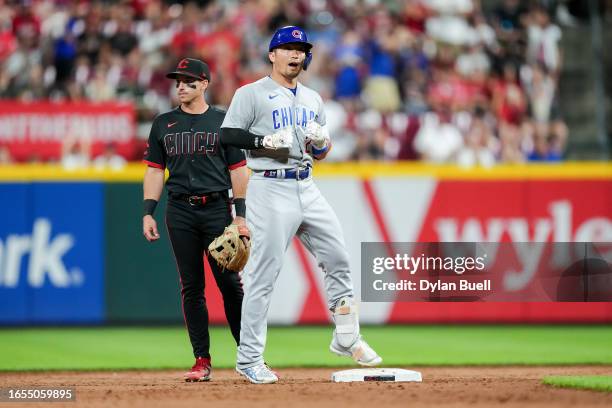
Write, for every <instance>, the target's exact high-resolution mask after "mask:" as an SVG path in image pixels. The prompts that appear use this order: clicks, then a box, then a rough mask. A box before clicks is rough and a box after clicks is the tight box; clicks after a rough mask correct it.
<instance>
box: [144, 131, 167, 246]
mask: <svg viewBox="0 0 612 408" xmlns="http://www.w3.org/2000/svg"><path fill="white" fill-rule="evenodd" d="M156 123H157V120H155V121H154V122H153V125H152V126H151V133H150V134H149V141H148V143H147V151H146V152H145V157H144V160H143V162H144V163H146V164H147V170H146V171H145V175H144V181H143V186H142V189H143V196H144V200H143V217H142V233H143V235H144V237H145V238H146V239H147V241H149V242H152V241H157V240H158V239H159V232H158V230H157V222H156V221H155V218H153V214H154V213H155V207H157V203H158V202H159V198H160V197H161V193H162V191H163V189H164V179H165V170H164V169H165V164H166V161H165V155H164V150H163V149H162V146H161V145H160V143H159V138H158V137H157V132H158V129H159V127H158V126H156Z"/></svg>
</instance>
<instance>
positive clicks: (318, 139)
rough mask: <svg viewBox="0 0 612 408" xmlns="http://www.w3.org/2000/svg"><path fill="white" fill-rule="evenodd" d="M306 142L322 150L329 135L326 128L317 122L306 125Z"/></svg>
mask: <svg viewBox="0 0 612 408" xmlns="http://www.w3.org/2000/svg"><path fill="white" fill-rule="evenodd" d="M306 140H307V141H309V142H310V143H311V144H312V145H313V146H314V147H315V148H317V149H319V150H320V149H323V148H324V147H325V146H327V144H328V143H329V133H328V131H327V128H324V127H323V126H321V125H319V124H318V123H317V122H315V121H314V120H313V121H310V122H308V125H306Z"/></svg>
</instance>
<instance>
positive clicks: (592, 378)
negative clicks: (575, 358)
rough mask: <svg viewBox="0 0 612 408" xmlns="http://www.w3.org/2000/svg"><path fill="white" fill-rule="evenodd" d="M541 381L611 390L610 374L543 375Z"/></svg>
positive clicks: (585, 388)
mask: <svg viewBox="0 0 612 408" xmlns="http://www.w3.org/2000/svg"><path fill="white" fill-rule="evenodd" d="M542 381H543V382H544V384H548V385H553V386H555V387H561V388H578V389H584V390H596V391H608V392H612V376H609V375H607V376H606V375H602V376H598V375H584V376H551V377H545V378H544V379H543V380H542Z"/></svg>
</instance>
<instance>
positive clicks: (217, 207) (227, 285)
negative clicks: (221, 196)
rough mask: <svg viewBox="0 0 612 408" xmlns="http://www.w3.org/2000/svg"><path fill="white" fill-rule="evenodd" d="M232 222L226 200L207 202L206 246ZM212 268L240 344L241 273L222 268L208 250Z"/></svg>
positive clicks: (233, 330) (229, 319)
mask: <svg viewBox="0 0 612 408" xmlns="http://www.w3.org/2000/svg"><path fill="white" fill-rule="evenodd" d="M231 223H232V214H231V212H230V208H229V206H228V205H227V203H226V202H225V201H224V200H220V201H217V202H212V203H210V204H207V207H206V211H205V218H204V225H203V227H204V231H205V234H204V236H205V239H204V247H205V248H208V245H209V244H210V243H211V242H212V241H213V240H214V239H215V238H216V237H218V236H219V235H221V234H222V233H223V230H224V229H225V227H227V226H228V225H230V224H231ZM206 256H207V259H208V263H209V265H210V269H211V270H212V273H213V276H214V277H215V281H216V283H217V287H218V288H219V291H220V292H221V295H222V297H223V308H224V310H225V317H226V318H227V322H228V324H229V326H230V330H231V332H232V336H233V337H234V340H235V341H236V345H238V343H239V341H240V314H241V307H242V299H243V297H244V292H243V290H242V282H241V281H240V274H239V273H237V272H232V271H228V270H224V269H222V268H221V267H220V266H219V264H218V263H217V262H216V261H215V260H214V259H213V258H212V257H211V256H210V255H209V253H208V251H207V252H206Z"/></svg>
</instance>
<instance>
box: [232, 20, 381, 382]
mask: <svg viewBox="0 0 612 408" xmlns="http://www.w3.org/2000/svg"><path fill="white" fill-rule="evenodd" d="M311 48H312V44H310V43H309V42H308V40H307V38H306V33H305V32H304V31H303V30H302V29H301V28H299V27H295V26H288V27H283V28H280V29H279V30H277V31H276V33H275V34H274V36H273V37H272V40H271V42H270V46H269V54H268V55H269V58H270V61H271V63H272V73H271V74H270V76H267V77H264V78H262V79H260V80H258V81H256V82H254V83H251V84H248V85H245V86H243V87H241V88H240V89H238V90H237V91H236V94H235V95H234V97H233V99H232V102H231V104H230V107H229V109H228V111H227V114H226V115H225V120H224V121H223V124H222V125H221V142H222V143H225V144H228V145H233V146H236V147H239V148H242V149H245V150H247V166H248V167H249V168H250V169H251V170H252V175H251V178H250V180H249V184H248V189H247V196H246V205H247V212H246V218H247V223H248V227H249V229H250V231H251V234H252V241H251V245H252V251H251V257H250V259H249V261H248V263H247V265H246V267H245V269H244V272H243V277H242V278H243V283H244V293H245V294H244V300H243V307H242V324H241V332H240V333H241V334H240V345H239V347H238V361H237V365H236V370H237V371H238V372H239V373H240V374H242V375H243V376H245V377H246V378H247V379H248V380H250V381H251V382H253V383H257V384H261V383H275V382H277V381H278V377H277V375H276V374H275V373H274V372H273V371H272V370H271V369H270V368H269V367H268V366H267V365H266V364H265V362H264V359H263V352H264V348H265V344H266V333H267V316H268V308H269V306H270V301H271V298H272V290H273V288H274V283H275V281H276V279H277V277H278V274H279V272H280V270H281V267H282V260H283V255H284V253H285V251H286V250H287V248H288V247H289V244H290V243H291V240H292V238H293V236H295V235H297V236H298V238H299V239H300V240H301V242H302V243H303V244H304V245H305V246H306V248H307V249H308V250H309V251H310V252H311V253H312V254H313V255H314V256H315V257H316V259H317V262H318V264H319V266H320V267H321V268H322V269H323V271H324V273H325V278H324V283H325V290H326V292H327V301H328V307H329V309H330V311H331V312H332V317H333V320H334V323H335V326H336V327H335V330H334V332H333V337H332V341H331V344H330V350H331V351H332V352H333V353H336V354H338V355H342V356H349V357H351V358H353V359H354V360H355V361H356V362H357V363H358V364H360V365H364V366H374V365H377V364H380V362H381V361H382V359H381V358H380V357H379V356H378V354H376V352H375V351H374V350H373V349H372V348H371V347H370V346H369V345H368V344H367V343H366V342H365V341H364V340H363V339H362V337H361V335H360V333H359V319H358V316H357V304H356V302H355V300H354V297H353V296H354V292H353V284H352V280H351V274H350V271H349V261H348V254H347V252H346V249H345V244H344V238H343V236H342V228H341V226H340V223H339V221H338V218H337V217H336V214H335V213H334V211H333V209H332V208H331V207H330V205H329V204H328V202H327V200H325V198H324V197H323V195H322V194H321V193H320V191H319V189H318V188H317V186H316V185H315V183H314V182H313V180H312V177H311V169H312V163H313V159H315V160H321V159H323V158H324V157H325V155H326V154H327V152H328V151H329V149H330V148H331V141H330V137H329V134H328V132H327V128H326V126H325V112H324V109H323V101H322V100H321V97H320V96H319V94H318V93H316V92H315V91H313V90H312V89H310V88H308V87H306V86H304V85H302V84H301V83H299V82H298V81H297V77H298V75H299V73H300V72H301V71H302V69H306V68H307V67H308V64H309V62H310V60H311V59H312V53H311V52H310V50H311Z"/></svg>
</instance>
